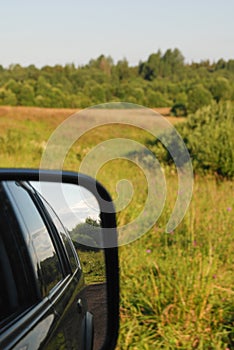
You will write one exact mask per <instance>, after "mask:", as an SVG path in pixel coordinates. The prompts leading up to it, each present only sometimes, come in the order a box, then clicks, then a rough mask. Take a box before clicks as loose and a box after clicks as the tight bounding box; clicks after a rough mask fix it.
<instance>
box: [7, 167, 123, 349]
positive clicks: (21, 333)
mask: <svg viewBox="0 0 234 350" xmlns="http://www.w3.org/2000/svg"><path fill="white" fill-rule="evenodd" d="M41 172H42V171H39V170H23V169H18V170H11V169H5V170H4V169H0V202H1V203H2V205H1V207H0V225H1V227H2V231H1V237H0V254H1V259H0V270H1V274H2V275H1V281H2V284H1V288H0V314H1V319H0V327H1V331H2V332H1V336H0V348H1V349H5V348H7V347H9V346H10V347H11V348H15V349H19V348H24V347H26V346H27V349H39V348H40V349H47V350H50V349H55V348H56V349H58V350H59V349H64V348H68V349H84V350H92V349H94V350H100V349H108V350H109V349H114V348H115V344H116V340H117V335H118V305H119V304H118V300H119V295H118V260H117V236H116V228H115V225H116V222H115V213H114V212H113V205H112V202H111V199H110V197H109V195H108V193H107V192H106V190H105V189H104V188H103V187H102V186H101V185H100V184H98V183H97V182H96V181H95V180H94V179H92V178H89V177H87V176H84V175H80V174H78V183H79V184H80V185H77V184H76V183H77V174H75V173H68V172H64V173H63V174H62V179H61V173H59V172H56V171H43V172H42V173H43V180H41V177H40V175H41ZM39 180H40V181H39ZM61 180H62V181H63V183H61ZM94 188H96V191H94ZM97 193H98V194H97ZM99 194H100V198H99ZM103 200H104V201H105V203H106V204H105V205H103V202H104V201H103ZM108 203H110V204H108ZM110 242H111V243H110ZM114 244H115V245H114ZM2 272H3V273H2ZM9 325H14V327H13V328H9ZM25 327H26V328H25ZM16 335H17V336H16Z"/></svg>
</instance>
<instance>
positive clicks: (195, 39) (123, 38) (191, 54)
mask: <svg viewBox="0 0 234 350" xmlns="http://www.w3.org/2000/svg"><path fill="white" fill-rule="evenodd" d="M233 14H234V0H222V1H221V0H220V1H218V0H196V1H195V0H177V1H176V0H144V1H142V0H141V1H139V0H115V1H113V0H66V1H65V0H40V1H38V0H0V65H2V66H4V67H8V66H9V65H10V64H12V63H19V64H21V65H23V66H27V65H29V64H35V65H36V66H37V67H42V66H44V65H55V64H62V65H64V64H66V63H74V64H75V65H84V64H86V63H88V62H89V60H90V59H92V58H97V57H98V56H100V55H101V54H104V55H110V56H111V57H112V58H113V59H114V62H117V61H118V60H120V59H123V58H126V59H127V60H128V62H129V63H130V65H137V64H138V63H139V61H140V60H142V61H144V60H146V59H147V58H148V56H149V55H150V54H151V53H153V52H156V51H157V50H158V49H161V50H162V52H165V51H166V50H167V49H168V48H171V49H173V48H176V47H177V48H178V49H179V50H180V51H181V52H182V54H183V55H184V57H185V60H186V62H191V61H195V62H199V61H201V60H206V59H209V60H210V61H211V62H212V61H217V60H218V59H220V58H224V59H226V60H228V59H234V20H233Z"/></svg>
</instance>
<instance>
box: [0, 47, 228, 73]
mask: <svg viewBox="0 0 234 350" xmlns="http://www.w3.org/2000/svg"><path fill="white" fill-rule="evenodd" d="M170 49H171V50H174V49H179V51H180V52H181V53H182V55H183V52H182V51H181V50H180V48H177V47H174V48H168V49H166V50H164V51H163V50H161V49H160V48H159V49H158V50H160V51H161V52H162V54H165V52H166V51H167V50H170ZM156 52H157V51H154V52H151V53H149V54H148V56H147V57H146V59H145V61H147V59H148V57H149V56H150V55H151V54H155V53H156ZM102 55H103V56H105V57H110V58H111V59H112V60H113V65H116V64H117V63H118V61H121V60H127V62H128V64H129V67H137V66H138V65H139V64H140V63H141V62H145V61H143V60H142V59H141V58H140V59H139V61H138V63H136V64H135V65H133V64H131V63H130V62H129V61H128V59H127V57H123V58H122V59H121V58H120V59H119V60H115V59H114V58H113V57H112V56H111V55H104V54H103V53H100V55H98V56H97V57H90V58H89V60H88V61H87V62H85V63H82V64H76V63H75V62H65V63H59V62H57V63H54V64H45V65H42V66H40V65H37V64H35V63H34V62H31V63H28V64H27V65H23V64H21V63H19V62H11V63H9V64H8V66H4V65H2V64H1V62H0V66H2V67H3V68H4V69H10V66H16V65H20V66H21V67H22V68H28V67H29V66H35V67H36V68H37V69H42V68H43V67H46V66H48V67H55V66H62V67H65V66H66V65H74V66H75V68H76V69H77V68H82V67H85V66H87V65H88V64H89V62H90V61H91V60H96V59H98V58H99V57H100V56H102ZM183 57H184V55H183ZM221 59H223V60H224V61H225V62H227V61H229V60H234V56H233V57H230V58H228V59H225V58H223V57H219V58H217V59H215V60H211V59H209V58H201V59H200V60H194V61H186V58H185V57H184V65H192V64H201V63H202V62H207V61H209V63H210V65H212V64H216V63H217V62H218V61H219V60H221Z"/></svg>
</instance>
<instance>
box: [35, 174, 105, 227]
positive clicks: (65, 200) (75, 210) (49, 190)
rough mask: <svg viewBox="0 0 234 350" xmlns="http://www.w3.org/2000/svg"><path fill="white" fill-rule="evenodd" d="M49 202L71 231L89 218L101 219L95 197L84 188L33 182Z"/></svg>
mask: <svg viewBox="0 0 234 350" xmlns="http://www.w3.org/2000/svg"><path fill="white" fill-rule="evenodd" d="M31 184H32V186H33V187H34V188H35V189H36V190H37V191H38V192H39V193H41V194H42V196H43V197H44V198H45V199H46V200H47V201H48V202H49V204H50V205H51V206H52V208H53V209H54V210H55V212H56V213H57V215H58V216H59V217H60V219H61V221H62V222H63V224H64V226H65V227H67V228H68V229H69V230H71V229H72V228H74V227H75V226H76V225H77V224H79V223H81V222H84V221H85V220H86V218H87V217H91V218H92V219H94V220H98V219H99V214H100V209H99V205H98V202H97V200H96V198H95V196H94V195H93V194H92V193H91V192H90V191H88V190H87V189H85V188H84V187H82V186H78V185H72V184H60V183H50V182H34V181H33V182H31Z"/></svg>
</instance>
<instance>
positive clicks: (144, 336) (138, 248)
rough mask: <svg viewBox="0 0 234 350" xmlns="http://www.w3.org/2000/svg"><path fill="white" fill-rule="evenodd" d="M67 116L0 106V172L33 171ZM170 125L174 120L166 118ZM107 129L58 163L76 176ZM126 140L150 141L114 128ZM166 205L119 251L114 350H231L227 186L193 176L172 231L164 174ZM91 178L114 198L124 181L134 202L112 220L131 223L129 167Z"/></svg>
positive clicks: (137, 199) (172, 195) (137, 197)
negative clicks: (191, 188)
mask: <svg viewBox="0 0 234 350" xmlns="http://www.w3.org/2000/svg"><path fill="white" fill-rule="evenodd" d="M73 112H74V110H67V109H64V110H56V109H40V108H24V107H0V163H1V167H33V168H36V167H39V166H40V159H41V156H42V154H43V150H44V148H45V146H46V142H47V140H48V138H49V137H50V135H51V133H52V132H53V130H54V129H55V128H56V126H58V125H59V124H60V123H61V122H62V121H63V120H65V119H66V118H67V117H68V116H69V115H70V114H72V113H73ZM168 119H169V120H171V122H172V123H177V122H178V121H180V119H177V118H174V119H170V117H169V118H168ZM109 132H110V130H109V129H108V127H102V128H101V129H97V130H93V131H92V132H90V133H88V134H86V135H83V136H82V138H81V139H80V142H79V144H74V146H73V147H72V149H71V150H70V152H69V154H68V155H67V157H66V160H65V162H64V169H65V170H77V169H78V166H79V164H80V162H81V159H82V158H83V157H84V156H85V155H86V154H87V153H88V151H89V150H90V149H91V148H92V147H93V146H94V145H95V144H98V143H100V142H101V141H103V140H108V138H109V134H108V133H109ZM113 135H114V137H123V135H125V136H128V137H129V138H131V139H133V140H137V141H138V142H141V143H142V144H145V143H146V142H147V141H148V138H149V136H148V135H146V134H144V133H142V132H139V130H137V129H134V128H129V129H126V128H124V129H123V128H122V127H121V126H119V127H118V126H116V127H115V130H114V132H113V130H112V137H113ZM165 175H166V181H167V198H166V203H165V206H164V209H163V212H162V215H161V216H160V218H159V220H158V221H157V223H156V224H155V225H154V226H153V227H152V228H151V229H150V230H149V231H148V232H147V233H145V234H144V235H142V237H140V238H139V239H137V240H135V241H134V242H132V243H130V244H128V245H125V246H121V247H120V248H119V255H120V280H121V307H120V334H119V340H118V346H117V349H118V350H127V349H131V350H136V349H137V350H138V349H139V350H151V349H152V350H154V349H167V350H169V349H170V350H172V349H184V350H185V349H207V350H208V349H209V350H211V349H214V350H227V349H234V288H233V286H234V271H233V270H234V269H233V266H234V249H233V248H234V244H233V227H234V215H233V211H234V196H233V191H234V183H233V181H231V180H221V179H217V178H215V177H214V176H211V175H210V176H208V175H207V176H201V175H196V176H195V178H194V191H193V198H192V201H191V203H190V207H189V209H188V211H187V213H186V215H185V217H184V219H183V221H182V222H181V224H180V225H179V226H178V227H177V228H176V230H174V231H173V232H171V233H165V225H166V223H167V221H168V219H169V217H170V213H171V211H172V208H173V206H174V204H175V199H176V196H177V191H178V183H177V175H176V172H175V170H174V169H173V168H165ZM97 177H98V179H99V180H100V181H101V182H102V183H103V184H104V185H105V186H106V187H107V189H108V190H109V191H110V193H111V194H112V195H113V197H114V198H115V197H116V192H115V191H116V188H115V186H116V183H117V181H118V180H120V179H122V178H126V179H130V180H131V181H132V184H133V188H134V196H133V199H132V202H131V203H130V204H129V205H128V207H127V208H126V209H125V210H123V211H122V212H120V213H119V214H118V216H117V221H118V224H119V225H124V224H126V223H127V222H131V221H132V220H133V219H134V218H135V217H137V215H139V212H140V211H141V210H142V208H143V207H144V202H145V199H146V196H147V183H146V180H145V176H144V174H143V172H142V171H141V170H140V169H137V167H136V165H134V164H133V163H131V162H129V161H127V160H124V159H116V160H113V161H111V162H109V163H108V164H106V165H104V166H103V167H102V168H101V169H100V171H99V173H98V176H97Z"/></svg>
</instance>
